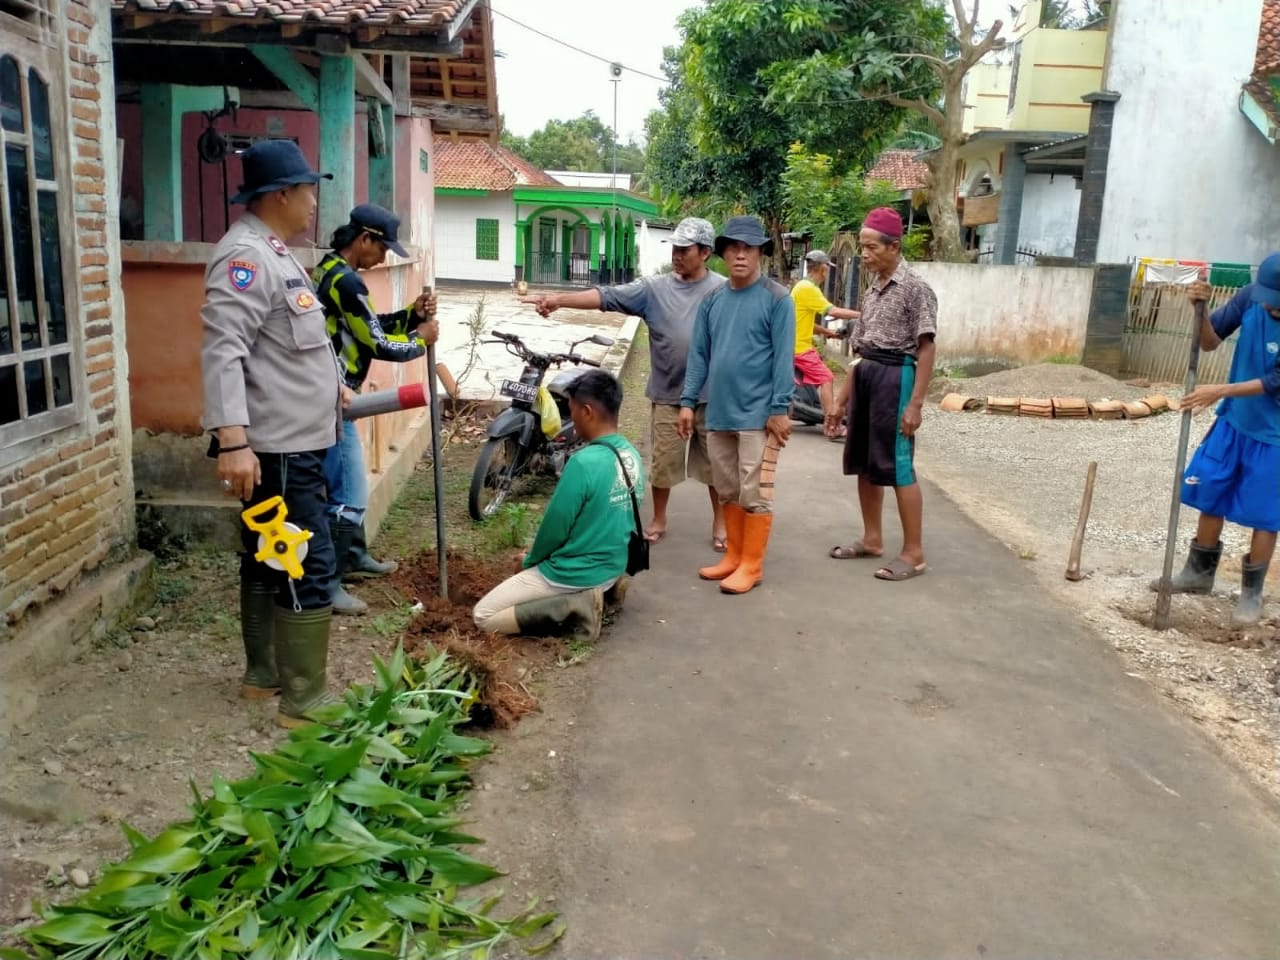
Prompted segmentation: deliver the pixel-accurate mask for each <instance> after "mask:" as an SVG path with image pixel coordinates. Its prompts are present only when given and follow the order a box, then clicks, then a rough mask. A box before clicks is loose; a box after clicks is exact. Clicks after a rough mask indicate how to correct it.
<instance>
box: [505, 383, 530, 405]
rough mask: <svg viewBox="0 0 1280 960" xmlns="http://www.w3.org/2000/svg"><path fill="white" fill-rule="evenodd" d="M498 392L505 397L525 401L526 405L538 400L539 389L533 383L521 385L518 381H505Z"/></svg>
mask: <svg viewBox="0 0 1280 960" xmlns="http://www.w3.org/2000/svg"><path fill="white" fill-rule="evenodd" d="M498 392H499V393H501V394H502V395H503V396H504V397H511V398H512V399H514V400H523V401H525V402H526V403H533V402H534V401H535V400H537V399H538V388H537V387H536V386H534V385H533V384H531V383H520V382H519V381H518V380H503V381H502V386H501V387H500V388H499V389H498Z"/></svg>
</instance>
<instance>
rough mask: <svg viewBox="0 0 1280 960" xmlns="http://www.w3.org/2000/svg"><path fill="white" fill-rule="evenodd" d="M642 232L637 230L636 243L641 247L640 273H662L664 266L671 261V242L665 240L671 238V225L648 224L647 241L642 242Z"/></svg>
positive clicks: (650, 274)
mask: <svg viewBox="0 0 1280 960" xmlns="http://www.w3.org/2000/svg"><path fill="white" fill-rule="evenodd" d="M640 236H641V235H640V233H639V231H637V232H636V243H637V244H638V245H639V247H640V271H639V272H640V274H641V275H643V276H646V277H648V276H652V275H653V274H655V273H661V272H662V268H663V267H664V266H666V265H667V264H669V263H670V262H671V244H669V243H664V242H663V241H665V240H669V239H670V238H671V228H670V227H655V226H654V225H653V224H652V223H650V224H648V226H647V228H646V230H645V236H646V238H647V239H646V242H644V243H641V242H640Z"/></svg>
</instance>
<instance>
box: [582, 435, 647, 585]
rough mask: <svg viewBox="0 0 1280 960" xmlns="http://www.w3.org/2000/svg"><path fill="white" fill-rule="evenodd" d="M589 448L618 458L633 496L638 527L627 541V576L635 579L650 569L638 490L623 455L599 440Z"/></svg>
mask: <svg viewBox="0 0 1280 960" xmlns="http://www.w3.org/2000/svg"><path fill="white" fill-rule="evenodd" d="M587 446H589V447H605V448H607V449H608V450H610V451H612V453H613V455H614V456H615V457H617V458H618V468H619V469H620V470H621V471H622V479H623V480H625V481H626V482H627V492H628V493H629V494H631V515H632V516H633V517H635V521H636V525H635V527H634V528H633V529H632V531H631V538H630V539H629V540H628V541H627V574H628V576H632V577H634V576H635V575H636V574H637V573H640V572H641V571H642V570H648V569H649V541H648V540H646V539H645V538H644V525H643V524H642V523H641V522H640V504H639V503H637V502H636V488H635V485H634V484H633V483H632V482H631V474H629V473H627V465H626V464H625V463H623V462H622V454H620V453H619V452H618V451H617V450H616V449H615V448H613V447H611V446H609V444H607V443H601V442H600V441H599V440H592V441H591V442H590V443H589V444H587Z"/></svg>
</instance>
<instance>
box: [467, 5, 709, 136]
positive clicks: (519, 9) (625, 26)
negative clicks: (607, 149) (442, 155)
mask: <svg viewBox="0 0 1280 960" xmlns="http://www.w3.org/2000/svg"><path fill="white" fill-rule="evenodd" d="M696 5H697V0H595V2H594V3H592V2H588V3H567V2H565V0H492V2H491V6H492V8H493V11H494V15H493V31H494V45H495V47H496V49H497V51H498V53H499V54H500V56H499V58H498V61H497V67H498V109H499V111H501V112H502V113H503V114H504V115H505V116H506V120H507V128H508V129H509V130H511V131H512V132H513V133H517V134H520V135H522V136H527V135H528V134H530V133H532V132H533V131H534V130H538V129H540V128H541V127H542V126H543V125H544V124H545V123H546V122H547V121H548V120H569V119H572V118H573V117H577V116H581V115H582V113H583V111H585V110H594V111H595V112H596V114H597V115H598V116H599V117H600V119H601V120H602V121H604V123H605V125H606V126H612V125H613V84H611V83H610V82H609V66H608V63H601V62H600V61H599V60H595V59H592V58H591V57H590V56H587V55H586V54H582V53H576V52H574V51H573V50H569V49H567V48H565V47H563V46H561V45H559V44H557V43H554V42H552V41H550V40H546V39H544V38H542V37H540V36H538V35H536V34H534V33H531V32H530V31H529V30H526V29H525V28H524V27H520V26H517V25H516V24H515V23H513V22H512V21H510V20H508V19H507V18H506V17H504V16H502V14H507V13H509V14H510V15H511V16H513V17H515V18H516V20H519V21H520V22H522V23H526V24H529V25H530V26H532V27H536V28H537V29H539V30H541V31H542V32H544V33H548V34H550V35H551V36H553V37H556V38H558V39H560V40H563V41H565V42H566V43H571V44H573V45H574V46H576V47H581V48H582V49H584V50H588V51H590V52H591V53H594V54H596V55H597V56H599V57H603V58H604V59H605V60H606V61H613V60H616V61H618V62H620V63H622V64H623V65H624V66H627V67H632V68H634V69H636V70H640V71H643V72H644V73H649V74H653V75H654V76H655V77H661V76H662V70H661V69H660V68H661V65H662V48H663V47H664V46H674V45H676V44H678V43H679V40H680V35H679V33H678V32H677V30H676V26H675V22H676V18H677V17H678V16H679V15H680V14H681V13H682V12H683V11H684V10H685V9H687V8H688V7H691V6H696ZM661 88H662V84H661V83H660V82H659V81H657V80H651V79H648V78H646V77H642V76H639V75H637V74H636V73H633V72H630V71H628V72H626V73H624V74H623V76H622V81H621V83H619V85H618V132H619V134H620V137H621V139H622V140H623V141H624V142H625V141H626V140H627V139H628V138H635V139H636V140H639V139H640V138H641V137H642V136H643V134H644V118H645V117H646V116H647V115H648V113H649V111H650V110H653V109H654V108H656V107H657V106H658V91H659V90H660V89H661Z"/></svg>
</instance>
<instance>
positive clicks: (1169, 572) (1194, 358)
mask: <svg viewBox="0 0 1280 960" xmlns="http://www.w3.org/2000/svg"><path fill="white" fill-rule="evenodd" d="M1200 275H1201V278H1202V279H1203V277H1204V271H1203V270H1201V271H1200ZM1205 310H1206V306H1205V303H1204V301H1203V300H1197V301H1196V304H1195V311H1194V316H1195V327H1194V329H1193V330H1192V331H1191V358H1190V359H1189V360H1188V361H1187V378H1186V381H1185V382H1184V383H1183V385H1182V396H1183V397H1184V398H1185V397H1186V395H1187V394H1189V393H1190V392H1191V391H1192V390H1194V389H1195V388H1196V371H1197V369H1198V368H1199V366H1200V331H1201V330H1203V329H1204V315H1205ZM1190 438H1191V407H1190V406H1189V405H1187V403H1186V402H1185V400H1184V402H1183V404H1182V424H1181V426H1180V427H1179V430H1178V456H1177V459H1176V461H1175V466H1174V472H1173V495H1172V496H1171V497H1170V502H1169V533H1168V536H1167V538H1166V539H1165V544H1164V570H1163V572H1162V573H1161V574H1160V586H1159V589H1158V590H1157V591H1156V614H1155V618H1154V620H1153V623H1152V625H1153V626H1154V627H1155V628H1156V629H1157V630H1167V629H1169V605H1170V603H1171V602H1172V596H1173V554H1174V550H1175V549H1176V548H1177V545H1178V512H1179V509H1180V508H1181V506H1182V471H1183V469H1185V467H1186V465H1187V441H1188V440H1190Z"/></svg>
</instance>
